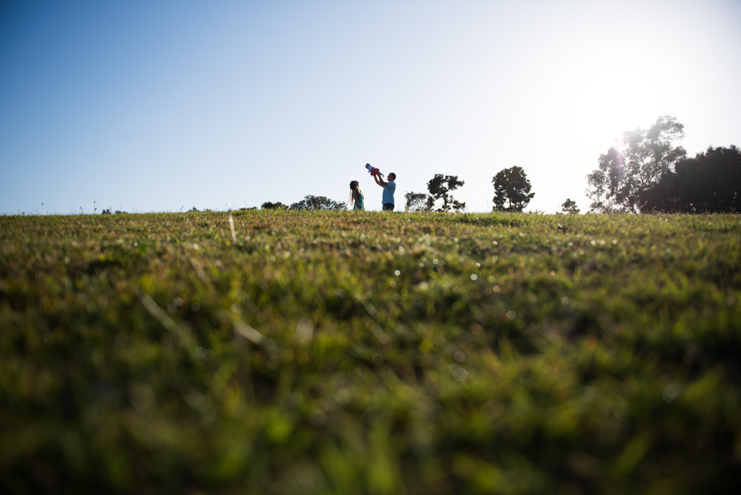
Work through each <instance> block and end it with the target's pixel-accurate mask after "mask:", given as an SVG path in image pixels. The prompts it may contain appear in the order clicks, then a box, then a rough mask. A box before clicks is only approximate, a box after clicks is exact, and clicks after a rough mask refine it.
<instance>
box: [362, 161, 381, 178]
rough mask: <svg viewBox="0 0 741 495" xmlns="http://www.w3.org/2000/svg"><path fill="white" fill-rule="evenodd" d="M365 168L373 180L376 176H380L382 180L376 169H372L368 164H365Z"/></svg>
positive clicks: (379, 172)
mask: <svg viewBox="0 0 741 495" xmlns="http://www.w3.org/2000/svg"><path fill="white" fill-rule="evenodd" d="M365 168H366V169H368V173H369V174H371V176H373V177H374V178H375V177H376V175H380V176H381V177H382V178H383V174H382V173H381V171H380V170H378V169H377V168H376V167H372V166H371V164H370V163H366V164H365Z"/></svg>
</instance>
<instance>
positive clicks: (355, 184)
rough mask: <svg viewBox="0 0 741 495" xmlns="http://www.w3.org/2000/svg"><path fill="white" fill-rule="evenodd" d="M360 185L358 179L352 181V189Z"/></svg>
mask: <svg viewBox="0 0 741 495" xmlns="http://www.w3.org/2000/svg"><path fill="white" fill-rule="evenodd" d="M356 187H358V181H356V180H354V181H351V182H350V189H355V188H356Z"/></svg>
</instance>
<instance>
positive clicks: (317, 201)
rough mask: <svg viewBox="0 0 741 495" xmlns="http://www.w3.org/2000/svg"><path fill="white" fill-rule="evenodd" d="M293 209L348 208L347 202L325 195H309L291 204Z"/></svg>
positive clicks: (338, 209)
mask: <svg viewBox="0 0 741 495" xmlns="http://www.w3.org/2000/svg"><path fill="white" fill-rule="evenodd" d="M290 209H291V210H325V211H340V210H345V209H347V207H346V205H345V203H343V202H340V201H332V200H331V199H329V198H327V197H325V196H313V195H311V194H309V195H307V196H306V197H304V199H302V200H301V201H299V202H297V203H293V204H292V205H291V206H290Z"/></svg>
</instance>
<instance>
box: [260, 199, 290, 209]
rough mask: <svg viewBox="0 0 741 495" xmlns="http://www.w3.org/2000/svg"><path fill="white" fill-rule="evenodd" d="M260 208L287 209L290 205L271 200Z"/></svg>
mask: <svg viewBox="0 0 741 495" xmlns="http://www.w3.org/2000/svg"><path fill="white" fill-rule="evenodd" d="M260 208H261V209H263V210H286V209H288V206H286V205H284V204H283V203H281V202H280V201H278V202H276V203H272V202H270V201H266V202H264V203H263V204H262V205H260Z"/></svg>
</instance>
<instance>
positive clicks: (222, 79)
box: [0, 0, 741, 214]
mask: <svg viewBox="0 0 741 495" xmlns="http://www.w3.org/2000/svg"><path fill="white" fill-rule="evenodd" d="M739 88H741V2H738V1H737V0H697V1H689V0H685V1H682V0H665V1H663V0H662V1H659V0H655V1H652V0H640V1H633V0H624V1H619V2H618V1H614V2H606V1H602V2H600V1H596V0H591V1H590V0H587V1H577V0H573V1H566V0H561V1H558V2H554V1H546V0H543V1H539V0H531V1H527V0H525V1H522V0H520V1H493V0H489V1H483V0H482V1H474V0H459V1H434V0H419V1H413V0H408V1H384V0H374V1H365V0H355V1H306V0H303V1H287V0H286V1H273V2H268V1H184V0H177V1H175V0H173V1H164V0H162V1H156V2H153V1H144V0H130V1H118V2H108V1H106V2H101V1H93V0H90V1H75V0H65V1H64V2H58V1H41V0H39V1H20V0H4V1H3V2H2V3H0V177H1V178H2V179H0V214H1V213H5V214H10V213H16V212H17V211H25V212H26V213H27V214H28V213H40V212H41V204H42V202H43V203H44V210H45V212H52V213H62V214H66V213H79V212H80V208H81V207H82V208H83V209H84V211H85V212H86V213H92V210H93V202H94V201H96V202H97V206H98V211H100V210H101V209H102V208H107V207H112V208H113V209H114V210H117V209H123V210H126V211H134V210H135V211H139V212H140V211H143V212H150V211H179V210H180V209H181V207H182V208H183V209H184V210H187V209H190V208H191V207H193V206H196V207H197V208H198V209H205V208H211V209H217V210H224V209H228V208H240V207H244V206H245V205H247V206H259V205H260V204H262V203H263V202H264V201H281V202H283V203H286V204H290V203H292V202H295V201H299V200H300V199H302V198H303V197H304V196H305V195H307V194H314V195H321V196H328V197H330V198H332V199H335V200H342V201H345V200H347V197H348V193H349V183H350V181H351V180H353V179H356V180H359V181H360V184H361V188H362V189H363V190H364V192H365V196H366V205H367V207H368V209H372V210H373V209H375V210H379V209H380V206H381V205H380V202H381V188H379V187H378V186H376V185H375V184H374V182H373V181H372V179H371V178H370V176H369V175H368V174H367V172H366V171H365V168H364V165H365V163H367V162H370V163H371V164H372V165H374V166H376V167H378V168H380V169H381V171H382V172H384V173H388V172H396V174H397V175H398V179H397V193H396V202H397V209H399V207H401V209H403V205H404V198H403V195H404V193H405V192H407V191H418V192H423V191H425V189H426V183H427V181H428V180H429V179H430V178H432V176H433V175H434V174H436V173H441V174H446V175H447V174H450V175H457V176H458V177H459V178H460V179H461V180H464V181H465V183H466V184H465V186H463V187H462V188H461V189H460V190H459V191H457V193H456V194H455V196H456V198H457V199H459V200H462V201H466V202H467V205H468V211H489V210H491V206H492V197H493V195H494V188H493V186H492V184H491V180H492V177H493V176H494V175H495V174H496V173H497V172H498V171H499V170H501V169H503V168H507V167H511V166H513V165H519V166H521V167H523V168H524V169H525V172H526V173H527V174H528V177H529V178H530V180H531V182H532V184H533V191H534V192H535V198H534V199H533V200H532V201H531V203H530V205H529V207H528V210H530V211H533V210H541V211H544V212H547V213H553V212H556V211H559V210H560V207H561V203H563V202H564V201H565V200H566V198H571V199H574V200H576V202H577V203H578V205H579V206H580V207H581V209H582V211H586V210H587V209H588V205H589V202H588V200H587V198H586V196H585V194H584V191H585V190H586V187H587V181H586V175H587V174H588V173H589V172H590V171H592V170H594V169H595V168H596V167H597V158H598V156H599V154H600V153H605V152H606V151H607V149H608V148H609V147H610V146H611V145H612V144H613V143H614V141H615V139H617V138H619V137H620V135H621V134H622V132H623V131H625V130H628V129H634V128H636V127H644V128H645V127H648V126H650V125H651V123H653V122H654V121H655V120H656V118H657V117H659V116H660V115H664V114H669V115H672V116H674V117H676V118H677V119H678V120H679V121H680V122H682V123H683V124H685V132H686V137H685V139H684V141H683V145H684V146H685V147H686V148H687V151H688V152H689V153H690V154H691V155H692V156H694V154H695V153H697V152H699V151H702V150H704V149H706V148H707V147H708V146H709V145H713V146H729V145H731V144H737V145H741V92H740V90H739Z"/></svg>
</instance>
